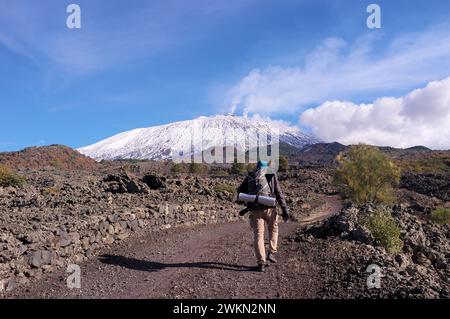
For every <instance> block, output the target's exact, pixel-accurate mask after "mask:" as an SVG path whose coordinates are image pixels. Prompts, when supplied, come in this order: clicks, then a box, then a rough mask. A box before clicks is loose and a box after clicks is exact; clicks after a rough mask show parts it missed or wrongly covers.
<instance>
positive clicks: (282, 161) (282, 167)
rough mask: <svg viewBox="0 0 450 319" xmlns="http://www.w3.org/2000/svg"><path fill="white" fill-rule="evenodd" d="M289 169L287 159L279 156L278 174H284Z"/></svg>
mask: <svg viewBox="0 0 450 319" xmlns="http://www.w3.org/2000/svg"><path fill="white" fill-rule="evenodd" d="M288 168H289V161H288V158H287V157H286V156H284V155H281V156H280V163H279V170H280V172H286V171H287V170H288Z"/></svg>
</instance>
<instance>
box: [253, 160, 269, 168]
mask: <svg viewBox="0 0 450 319" xmlns="http://www.w3.org/2000/svg"><path fill="white" fill-rule="evenodd" d="M256 167H257V168H258V169H259V168H264V167H269V163H268V162H267V161H258V164H257V165H256Z"/></svg>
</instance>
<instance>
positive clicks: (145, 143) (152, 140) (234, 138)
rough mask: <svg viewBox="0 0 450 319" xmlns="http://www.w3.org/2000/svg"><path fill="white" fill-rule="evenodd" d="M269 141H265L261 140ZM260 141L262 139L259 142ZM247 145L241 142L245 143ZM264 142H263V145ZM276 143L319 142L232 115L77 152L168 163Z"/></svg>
mask: <svg viewBox="0 0 450 319" xmlns="http://www.w3.org/2000/svg"><path fill="white" fill-rule="evenodd" d="M266 135H269V136H271V137H272V138H271V139H269V140H267V138H265V139H264V136H266ZM261 137H263V138H261ZM245 140H246V141H247V142H244V141H245ZM264 140H265V141H267V142H266V143H265V142H262V141H264ZM277 140H279V142H280V143H286V144H289V145H292V146H294V147H297V148H302V147H304V146H305V145H308V144H314V143H317V142H319V140H318V139H316V138H315V137H313V136H311V135H309V134H305V133H302V132H301V131H300V129H298V128H296V127H292V126H288V125H282V124H279V123H278V122H267V121H264V120H255V119H250V118H245V117H239V116H233V115H217V116H211V117H204V116H202V117H199V118H196V119H194V120H190V121H181V122H174V123H170V124H167V125H160V126H154V127H149V128H139V129H134V130H131V131H127V132H123V133H120V134H117V135H114V136H112V137H110V138H107V139H105V140H102V141H100V142H98V143H95V144H93V145H90V146H86V147H82V148H79V149H78V151H79V152H80V153H82V154H84V155H87V156H89V157H92V158H94V159H96V160H114V159H152V160H161V159H171V158H172V157H173V156H174V155H175V154H180V152H184V153H183V154H184V155H186V154H192V153H197V152H201V151H204V150H208V149H211V148H212V147H217V146H219V147H220V146H222V147H225V146H233V147H235V148H236V149H238V150H240V151H243V150H248V149H252V148H255V147H257V145H258V141H259V145H260V146H261V145H264V144H274V142H275V143H276V142H277Z"/></svg>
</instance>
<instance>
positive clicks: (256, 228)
mask: <svg viewBox="0 0 450 319" xmlns="http://www.w3.org/2000/svg"><path fill="white" fill-rule="evenodd" d="M268 167H269V164H268V162H267V161H258V163H257V165H256V169H255V170H254V171H252V172H249V173H248V176H247V177H246V178H245V180H244V181H243V182H242V184H241V185H240V186H239V187H238V189H237V193H238V194H239V193H244V194H251V195H259V196H275V197H276V201H277V202H278V204H279V205H280V206H281V210H282V217H283V220H284V221H285V222H287V221H288V220H289V210H288V207H287V205H286V201H285V198H284V194H283V192H282V191H281V188H280V185H279V183H278V177H277V175H276V173H273V174H268V173H267V169H268ZM247 211H250V217H249V219H250V225H251V228H252V229H253V236H254V240H253V246H254V249H255V256H256V260H257V263H258V266H257V269H258V271H260V272H264V271H265V266H266V265H267V260H268V261H270V262H272V263H276V262H277V260H276V257H275V256H276V253H277V246H278V214H277V209H276V207H267V206H264V205H261V204H258V203H247V208H246V209H245V210H243V211H242V212H244V213H245V212H247ZM266 225H267V228H268V231H269V252H268V255H267V258H266V250H265V246H264V230H265V227H266Z"/></svg>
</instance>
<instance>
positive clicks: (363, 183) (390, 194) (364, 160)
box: [335, 145, 400, 204]
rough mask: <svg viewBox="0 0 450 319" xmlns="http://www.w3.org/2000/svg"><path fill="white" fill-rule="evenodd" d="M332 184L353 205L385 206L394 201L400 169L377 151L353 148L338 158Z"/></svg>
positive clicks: (368, 147)
mask: <svg viewBox="0 0 450 319" xmlns="http://www.w3.org/2000/svg"><path fill="white" fill-rule="evenodd" d="M338 161H339V164H340V166H339V168H338V169H337V170H336V175H335V182H336V184H337V185H339V186H341V187H342V191H343V193H344V195H345V196H347V197H348V198H350V199H351V200H352V201H354V202H355V203H358V204H360V203H374V204H383V203H385V204H388V203H392V201H393V200H394V191H393V188H392V186H393V185H394V184H396V183H398V182H399V180H400V169H399V168H398V167H397V166H396V165H395V164H394V163H393V162H391V161H390V160H389V159H388V158H387V157H386V156H385V155H384V154H383V153H382V152H381V151H380V150H379V149H377V148H375V147H372V146H367V145H356V146H352V147H350V149H349V150H348V152H347V153H345V154H341V155H339V156H338Z"/></svg>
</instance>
